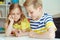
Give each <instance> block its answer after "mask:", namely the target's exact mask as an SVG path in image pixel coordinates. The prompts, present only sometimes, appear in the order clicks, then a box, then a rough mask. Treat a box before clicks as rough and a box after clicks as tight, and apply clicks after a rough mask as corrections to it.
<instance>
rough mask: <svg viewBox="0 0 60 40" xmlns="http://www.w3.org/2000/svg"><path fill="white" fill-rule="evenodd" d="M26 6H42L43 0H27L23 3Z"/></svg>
mask: <svg viewBox="0 0 60 40" xmlns="http://www.w3.org/2000/svg"><path fill="white" fill-rule="evenodd" d="M23 5H24V6H25V7H27V6H30V5H33V6H34V7H35V8H37V7H39V6H41V7H42V0H26V1H25V3H24V4H23Z"/></svg>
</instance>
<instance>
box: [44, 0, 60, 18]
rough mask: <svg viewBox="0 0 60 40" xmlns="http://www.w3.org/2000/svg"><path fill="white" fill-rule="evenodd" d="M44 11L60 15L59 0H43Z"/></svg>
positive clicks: (55, 15)
mask: <svg viewBox="0 0 60 40" xmlns="http://www.w3.org/2000/svg"><path fill="white" fill-rule="evenodd" d="M43 8H44V12H48V13H49V14H51V15H52V16H54V17H60V0H43Z"/></svg>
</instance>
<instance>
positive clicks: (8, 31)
mask: <svg viewBox="0 0 60 40" xmlns="http://www.w3.org/2000/svg"><path fill="white" fill-rule="evenodd" d="M12 25H13V22H10V24H9V25H8V24H7V23H6V24H5V34H6V36H10V35H11V32H12V29H13V27H12Z"/></svg>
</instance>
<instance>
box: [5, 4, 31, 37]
mask: <svg viewBox="0 0 60 40" xmlns="http://www.w3.org/2000/svg"><path fill="white" fill-rule="evenodd" d="M29 31H30V24H29V22H28V20H27V18H26V17H25V15H24V14H23V12H22V9H21V6H20V5H19V4H11V5H10V8H9V14H8V17H7V22H6V24H5V33H6V36H22V35H26V34H27V33H28V32H29Z"/></svg>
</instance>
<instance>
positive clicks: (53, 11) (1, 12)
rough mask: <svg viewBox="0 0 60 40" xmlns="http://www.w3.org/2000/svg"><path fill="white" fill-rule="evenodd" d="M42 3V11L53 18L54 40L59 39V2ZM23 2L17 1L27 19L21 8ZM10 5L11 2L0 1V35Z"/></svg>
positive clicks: (54, 0) (58, 0) (45, 0)
mask: <svg viewBox="0 0 60 40" xmlns="http://www.w3.org/2000/svg"><path fill="white" fill-rule="evenodd" d="M42 1H43V11H44V12H47V13H49V14H50V15H52V16H53V20H54V23H55V25H56V27H57V31H56V38H60V0H42ZM24 2H25V0H19V4H20V5H21V7H22V10H23V12H24V14H25V16H26V17H28V16H27V14H26V13H27V12H26V10H25V8H24V7H23V3H24ZM10 4H11V0H0V34H1V33H4V32H5V29H4V23H5V21H6V18H7V15H8V13H9V6H10ZM3 36H4V35H3Z"/></svg>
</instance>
